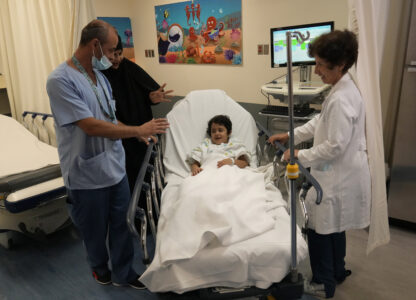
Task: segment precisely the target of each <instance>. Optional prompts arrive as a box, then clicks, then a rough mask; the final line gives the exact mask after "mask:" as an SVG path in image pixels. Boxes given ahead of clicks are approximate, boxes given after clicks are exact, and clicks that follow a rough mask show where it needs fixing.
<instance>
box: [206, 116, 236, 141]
mask: <svg viewBox="0 0 416 300" xmlns="http://www.w3.org/2000/svg"><path fill="white" fill-rule="evenodd" d="M212 123H215V124H219V125H222V126H224V127H225V128H226V129H227V133H228V134H230V133H231V130H232V127H233V124H232V123H231V120H230V118H229V117H228V116H226V115H217V116H215V117H213V118H212V119H211V120H209V122H208V128H207V134H208V136H211V127H212Z"/></svg>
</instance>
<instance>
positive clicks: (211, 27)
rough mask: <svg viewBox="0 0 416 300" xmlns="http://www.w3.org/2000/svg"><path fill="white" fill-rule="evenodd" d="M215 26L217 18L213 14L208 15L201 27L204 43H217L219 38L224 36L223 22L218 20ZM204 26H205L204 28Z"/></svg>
mask: <svg viewBox="0 0 416 300" xmlns="http://www.w3.org/2000/svg"><path fill="white" fill-rule="evenodd" d="M219 26H220V27H219V28H217V19H216V18H215V17H213V16H210V17H208V19H207V24H206V26H205V25H203V26H202V29H201V36H202V37H203V38H204V43H205V45H206V44H207V43H208V42H209V41H210V40H212V41H214V42H215V43H218V41H219V38H220V37H222V36H224V31H223V30H224V23H223V22H219ZM205 27H206V28H205Z"/></svg>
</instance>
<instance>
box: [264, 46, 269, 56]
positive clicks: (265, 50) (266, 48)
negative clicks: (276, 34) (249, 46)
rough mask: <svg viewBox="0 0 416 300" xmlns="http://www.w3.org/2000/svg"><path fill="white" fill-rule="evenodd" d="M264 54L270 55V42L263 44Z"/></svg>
mask: <svg viewBox="0 0 416 300" xmlns="http://www.w3.org/2000/svg"><path fill="white" fill-rule="evenodd" d="M263 54H264V55H269V44H264V45H263Z"/></svg>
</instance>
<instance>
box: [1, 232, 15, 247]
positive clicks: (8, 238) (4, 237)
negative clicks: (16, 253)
mask: <svg viewBox="0 0 416 300" xmlns="http://www.w3.org/2000/svg"><path fill="white" fill-rule="evenodd" d="M0 246H2V247H4V248H5V249H8V250H10V249H11V248H12V247H13V246H14V240H13V237H12V233H11V231H6V232H0Z"/></svg>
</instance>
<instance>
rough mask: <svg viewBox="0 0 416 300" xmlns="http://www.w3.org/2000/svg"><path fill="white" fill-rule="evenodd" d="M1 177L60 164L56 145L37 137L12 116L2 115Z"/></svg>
mask: <svg viewBox="0 0 416 300" xmlns="http://www.w3.org/2000/svg"><path fill="white" fill-rule="evenodd" d="M0 140H1V141H2V145H1V150H0V151H1V155H0V166H1V168H0V178H1V177H5V176H9V175H13V174H19V173H22V172H26V171H32V170H37V169H40V168H43V167H46V166H48V165H53V164H59V156H58V151H57V149H56V148H55V147H52V146H50V145H48V144H45V143H43V142H41V141H39V140H38V139H37V137H36V136H34V135H33V134H32V133H31V132H30V131H28V130H27V129H26V128H25V127H24V126H23V125H21V124H20V123H19V122H17V121H16V120H15V119H13V118H11V117H7V116H4V115H0Z"/></svg>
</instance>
